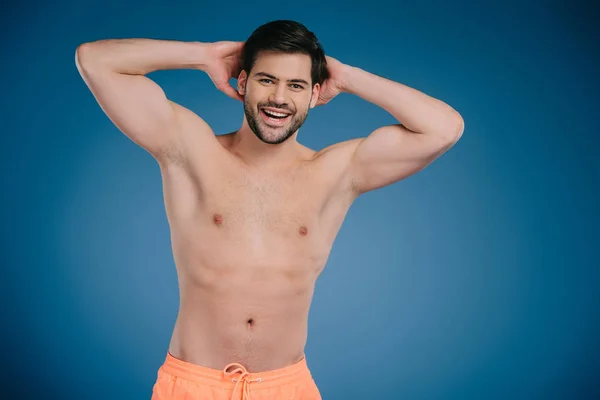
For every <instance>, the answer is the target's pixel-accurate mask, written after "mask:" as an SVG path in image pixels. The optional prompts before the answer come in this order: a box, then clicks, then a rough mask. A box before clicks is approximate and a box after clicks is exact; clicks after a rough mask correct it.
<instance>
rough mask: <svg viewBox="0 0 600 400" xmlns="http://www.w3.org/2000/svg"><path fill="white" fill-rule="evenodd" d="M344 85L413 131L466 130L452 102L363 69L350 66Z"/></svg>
mask: <svg viewBox="0 0 600 400" xmlns="http://www.w3.org/2000/svg"><path fill="white" fill-rule="evenodd" d="M341 85H342V88H341V90H342V92H346V93H351V94H354V95H357V96H359V97H361V98H362V99H364V100H366V101H369V102H371V103H373V104H376V105H378V106H379V107H381V108H383V109H384V110H386V111H387V112H389V113H390V114H391V115H392V116H394V117H395V118H396V119H397V120H398V121H399V122H400V123H402V125H404V126H405V127H406V128H408V129H410V130H411V131H413V132H417V133H433V134H435V133H446V132H448V131H451V132H453V131H454V130H456V129H462V127H461V126H462V118H461V116H460V114H459V113H458V112H456V111H455V110H454V109H453V108H452V107H450V106H449V105H448V104H446V103H444V102H442V101H441V100H438V99H435V98H433V97H431V96H429V95H426V94H425V93H423V92H420V91H418V90H416V89H413V88H410V87H408V86H406V85H403V84H401V83H398V82H394V81H392V80H389V79H386V78H383V77H380V76H377V75H374V74H371V73H369V72H367V71H364V70H362V69H360V68H357V67H353V66H348V65H347V66H346V68H345V72H344V78H343V79H342V84H341ZM461 133H462V132H461Z"/></svg>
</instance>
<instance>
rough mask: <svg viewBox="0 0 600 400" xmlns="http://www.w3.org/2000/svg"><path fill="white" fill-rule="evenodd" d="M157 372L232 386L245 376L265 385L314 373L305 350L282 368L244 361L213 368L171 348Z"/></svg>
mask: <svg viewBox="0 0 600 400" xmlns="http://www.w3.org/2000/svg"><path fill="white" fill-rule="evenodd" d="M158 374H159V376H161V375H162V376H163V377H164V378H166V379H172V378H178V379H185V380H188V381H192V382H195V383H197V384H200V385H209V386H213V387H229V386H230V385H231V384H234V383H236V382H237V381H240V380H245V381H246V382H248V383H258V384H260V388H262V389H267V388H269V387H274V386H279V385H286V384H288V383H291V382H294V381H297V380H298V379H303V378H308V377H311V373H310V371H309V369H308V365H307V362H306V356H305V354H303V355H302V356H301V359H300V360H298V361H296V362H295V363H292V364H290V365H287V366H284V367H282V368H278V369H271V370H265V371H253V370H249V369H247V368H246V366H245V365H244V364H243V363H236V362H232V363H230V364H227V365H225V366H224V367H223V369H216V368H210V367H206V366H203V365H199V364H194V363H191V362H188V361H184V360H182V359H180V358H177V357H175V356H174V355H173V354H172V353H171V352H170V351H168V352H167V355H166V359H165V361H164V363H163V364H162V366H161V367H160V368H159V370H158Z"/></svg>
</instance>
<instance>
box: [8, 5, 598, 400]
mask: <svg viewBox="0 0 600 400" xmlns="http://www.w3.org/2000/svg"><path fill="white" fill-rule="evenodd" d="M579 3H580V4H578V2H576V1H571V2H549V1H548V2H535V1H534V2H522V1H521V2H514V1H510V2H500V1H497V2H487V3H486V4H485V5H484V4H483V2H466V1H460V0H459V1H453V2H447V1H435V0H434V1H430V2H416V1H407V2H380V1H369V2H361V3H354V4H351V3H347V2H345V3H337V2H329V1H318V2H312V1H308V2H296V3H269V2H266V3H260V2H259V3H252V2H227V3H214V2H210V3H209V2H182V1H175V2H174V3H168V2H164V1H152V0H149V1H131V2H122V1H115V0H104V1H85V0H84V1H72V0H68V1H63V2H40V1H29V2H21V3H16V2H15V3H11V5H4V6H3V11H2V13H1V14H2V15H1V17H0V18H1V21H2V24H1V28H0V29H1V30H2V43H3V45H2V48H3V51H2V62H1V63H0V70H1V72H2V73H1V75H0V76H1V77H2V80H3V83H2V89H3V96H2V100H1V101H2V105H1V107H0V112H1V113H2V116H1V118H0V121H1V122H0V124H1V125H0V126H1V135H0V141H1V142H0V143H1V145H2V150H3V152H2V158H1V160H0V162H1V163H2V169H1V171H2V182H3V193H2V194H3V195H2V208H1V210H2V211H1V212H2V230H1V233H2V242H1V243H2V251H1V253H0V256H1V258H0V262H1V265H2V271H3V277H4V278H3V279H2V291H1V292H0V296H1V299H2V304H3V307H2V320H3V323H2V330H1V334H0V335H1V337H2V344H3V348H4V350H3V358H4V363H3V364H4V365H5V368H6V370H5V371H3V372H2V376H1V377H0V379H1V381H2V391H3V394H4V393H13V392H14V393H16V394H18V397H10V396H9V397H10V398H27V399H34V398H35V399H41V398H43V399H63V400H67V399H87V400H100V399H107V398H110V399H149V398H150V393H151V388H152V385H153V384H154V381H155V378H156V371H157V369H158V367H159V366H160V364H161V363H162V362H163V361H164V357H165V355H166V351H167V346H168V342H169V340H170V335H171V330H172V328H173V324H174V321H175V318H176V315H177V307H178V289H177V279H176V273H175V267H174V263H173V259H172V254H171V247H170V238H169V230H168V223H167V220H166V216H165V214H164V206H163V198H162V186H161V179H160V171H159V168H158V165H157V164H156V162H155V161H154V159H153V158H152V157H151V156H150V155H149V154H147V153H146V152H145V151H144V150H142V149H141V148H139V147H137V146H136V145H135V144H134V143H133V142H132V141H130V140H129V139H128V138H127V137H126V136H124V135H123V134H121V133H120V132H119V131H118V130H117V128H116V127H115V126H114V125H113V124H112V123H111V122H110V121H109V119H108V118H107V117H106V116H105V115H104V113H103V112H102V110H101V109H100V108H99V106H98V104H97V103H96V101H95V100H94V98H93V97H92V95H91V93H90V92H89V90H88V89H87V87H86V86H85V84H84V82H83V81H82V79H81V78H80V76H79V74H78V72H77V69H76V66H75V58H74V57H75V49H76V48H77V46H78V45H79V44H81V43H84V42H88V41H93V40H98V39H105V38H128V37H144V38H154V39H172V40H184V41H203V42H211V41H219V40H240V41H243V40H245V39H246V38H247V37H248V35H250V33H251V32H252V30H254V29H255V28H256V27H258V26H259V25H261V24H263V23H265V22H267V21H270V20H275V19H294V20H297V21H299V22H302V23H304V24H305V25H306V26H307V27H308V28H309V29H310V30H312V31H313V32H315V33H316V34H317V36H318V37H319V39H320V41H321V42H322V44H323V46H324V48H325V52H326V53H327V54H330V55H332V56H333V57H335V58H337V59H339V60H340V61H342V62H344V63H346V64H350V65H354V66H358V67H360V68H362V69H365V70H367V71H369V72H372V73H375V74H378V75H381V76H384V77H387V78H390V79H393V80H396V81H398V82H401V83H403V84H406V85H408V86H410V87H413V88H415V89H418V90H420V91H423V92H425V93H427V94H429V95H431V96H433V97H436V98H439V99H441V100H442V101H445V102H447V103H448V104H450V105H451V106H452V107H454V108H455V109H456V110H457V111H459V112H460V113H461V115H462V116H463V118H464V120H465V131H464V134H463V136H462V138H461V140H460V141H459V142H458V143H457V144H456V145H455V146H454V147H453V148H452V149H451V150H450V151H449V152H448V153H446V154H445V155H443V156H442V157H440V158H439V159H438V160H437V161H435V162H434V163H433V164H431V165H430V166H429V167H427V168H426V169H425V170H423V171H421V172H419V173H418V174H416V175H414V176H411V177H410V178H408V179H406V180H404V181H402V182H399V183H396V184H394V185H392V186H389V187H386V188H383V189H380V190H378V191H375V192H371V193H368V194H366V195H364V196H362V197H360V198H359V199H358V200H357V201H356V202H355V203H354V205H353V206H352V208H351V209H350V212H349V213H348V216H347V219H346V221H345V222H344V224H343V226H342V228H341V230H340V233H339V236H338V238H337V240H336V242H335V243H334V246H333V250H332V253H331V256H330V258H329V262H328V264H327V267H326V268H325V270H324V272H323V273H322V275H321V277H320V279H319V280H318V281H317V285H316V290H315V295H314V299H313V303H312V308H311V312H310V317H309V337H308V344H307V348H306V355H307V361H308V364H309V367H310V369H311V371H312V373H313V376H314V378H315V381H316V382H317V385H318V386H319V388H320V391H321V394H322V395H323V398H324V399H326V400H334V399H509V398H510V399H540V398H556V399H592V398H599V397H600V385H599V384H598V383H597V382H596V379H597V378H598V376H599V375H598V374H599V371H600V340H599V338H600V321H599V320H600V294H599V293H600V263H599V256H598V229H597V226H598V222H600V221H599V218H598V204H600V199H599V195H598V187H597V186H598V181H599V179H598V176H599V174H598V172H599V170H600V168H599V166H600V165H599V164H600V162H599V160H598V157H597V149H598V145H599V144H600V140H599V139H598V121H597V120H596V119H594V118H593V117H597V116H598V115H599V112H598V109H599V107H598V106H599V102H598V92H599V89H600V85H599V79H598V74H597V71H598V67H597V65H598V58H599V50H598V37H599V35H598V34H599V28H598V25H597V24H596V19H597V18H595V17H594V15H597V14H596V13H597V10H596V9H595V8H594V7H593V6H591V3H584V2H579ZM7 4H9V3H7ZM594 71H596V72H594ZM150 77H151V78H152V79H154V80H155V81H156V82H157V83H159V84H160V85H161V86H162V87H163V89H164V90H165V93H166V94H167V96H168V97H169V98H170V99H172V100H174V101H176V102H179V103H181V104H182V105H184V106H186V107H188V108H190V109H192V110H193V111H195V112H196V113H198V114H199V115H201V116H202V117H203V118H204V119H205V120H206V121H207V122H208V123H209V124H210V125H211V126H212V127H213V129H214V130H215V132H217V133H218V134H222V133H227V132H231V131H234V130H235V129H237V128H238V127H239V126H240V124H241V122H242V114H243V110H242V104H241V103H240V102H236V101H234V100H232V99H230V98H228V97H226V96H225V95H224V94H222V93H221V92H219V91H218V90H217V89H216V88H215V87H214V85H213V84H212V82H211V81H210V79H209V78H208V76H207V75H206V74H204V73H203V72H200V71H191V70H179V71H158V72H155V73H152V74H151V75H150ZM393 122H394V119H393V117H392V116H391V115H389V114H388V113H387V112H385V111H383V110H381V109H379V108H378V107H376V106H375V105H373V104H370V103H368V102H366V101H364V100H362V99H360V98H358V97H355V96H352V95H349V94H342V95H340V96H338V97H337V98H335V99H334V100H333V101H332V102H331V103H330V104H327V105H325V106H322V107H317V108H315V109H313V110H311V112H310V113H309V116H308V119H307V121H306V124H305V125H304V126H303V127H302V128H301V130H300V133H299V137H298V139H299V141H300V142H301V143H302V144H304V145H306V146H308V147H311V148H313V149H315V150H317V149H321V148H323V147H325V146H327V145H330V144H332V143H335V142H338V141H342V140H348V139H351V138H356V137H362V136H365V135H367V134H368V133H370V132H371V131H372V130H374V129H376V128H378V127H380V126H382V125H384V124H390V123H393ZM5 390H6V392H4V391H5ZM9 397H7V398H9Z"/></svg>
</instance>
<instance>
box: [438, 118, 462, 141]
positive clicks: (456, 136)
mask: <svg viewBox="0 0 600 400" xmlns="http://www.w3.org/2000/svg"><path fill="white" fill-rule="evenodd" d="M464 131H465V121H464V120H463V119H462V117H461V116H460V115H457V116H456V118H455V121H454V122H453V123H452V124H451V128H449V129H447V130H446V131H445V132H444V133H443V134H442V136H443V138H444V139H443V140H444V142H446V144H447V145H449V146H453V145H454V144H455V143H456V142H458V141H459V140H460V138H461V137H462V134H463V132H464Z"/></svg>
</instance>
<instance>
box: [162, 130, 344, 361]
mask: <svg viewBox="0 0 600 400" xmlns="http://www.w3.org/2000/svg"><path fill="white" fill-rule="evenodd" d="M213 138H214V139H213ZM213 138H211V139H208V138H204V139H201V141H202V143H200V141H198V142H196V141H190V143H189V149H188V151H189V152H190V153H191V154H193V155H194V156H190V157H189V160H187V161H186V162H182V163H181V164H177V163H174V164H170V165H169V166H168V167H162V168H161V172H162V177H163V187H164V198H165V207H166V212H167V217H168V220H169V224H170V228H171V240H172V247H173V255H174V259H175V264H176V268H177V277H178V282H179V288H180V308H179V313H178V316H177V320H176V323H175V328H174V331H173V336H172V338H171V343H170V346H169V351H170V352H171V354H173V355H174V356H175V357H177V358H180V359H183V360H185V361H188V362H191V363H194V364H198V365H202V366H205V367H208V368H214V369H223V368H224V367H225V365H227V364H228V363H231V362H238V363H242V364H243V365H244V366H245V367H246V368H247V369H248V371H250V372H258V371H266V370H272V369H278V368H282V367H285V366H288V365H291V364H293V363H295V362H297V361H299V360H300V359H301V358H302V356H303V355H304V347H305V344H306V340H307V325H308V314H309V308H310V304H311V301H312V296H313V290H314V285H315V282H316V280H317V278H318V276H319V275H320V273H321V271H322V270H323V268H324V267H325V264H326V262H327V259H328V256H329V252H330V250H331V247H332V244H333V241H334V239H335V236H336V234H337V232H338V230H339V228H340V226H341V224H342V222H343V219H344V216H345V215H346V213H347V211H348V209H349V207H350V205H351V203H352V201H353V200H354V196H353V195H352V193H351V191H349V190H347V189H346V188H345V187H344V186H343V182H344V180H343V179H342V176H343V175H344V173H345V164H344V163H343V162H340V159H339V158H340V157H341V156H340V155H336V154H335V151H326V152H322V153H316V152H314V151H312V150H310V149H306V148H305V150H303V153H302V154H304V155H305V156H304V157H303V158H304V159H303V160H300V161H299V162H298V164H297V165H295V166H294V167H293V168H291V169H290V170H288V171H279V172H277V171H275V172H269V173H266V172H265V171H258V170H255V169H253V168H250V167H248V166H247V165H245V164H244V163H243V162H242V161H241V160H240V159H239V158H238V157H237V156H236V155H235V154H233V153H232V152H231V151H230V150H229V148H228V147H229V142H230V141H229V135H222V136H213ZM299 146H300V145H299ZM340 154H341V152H340Z"/></svg>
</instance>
